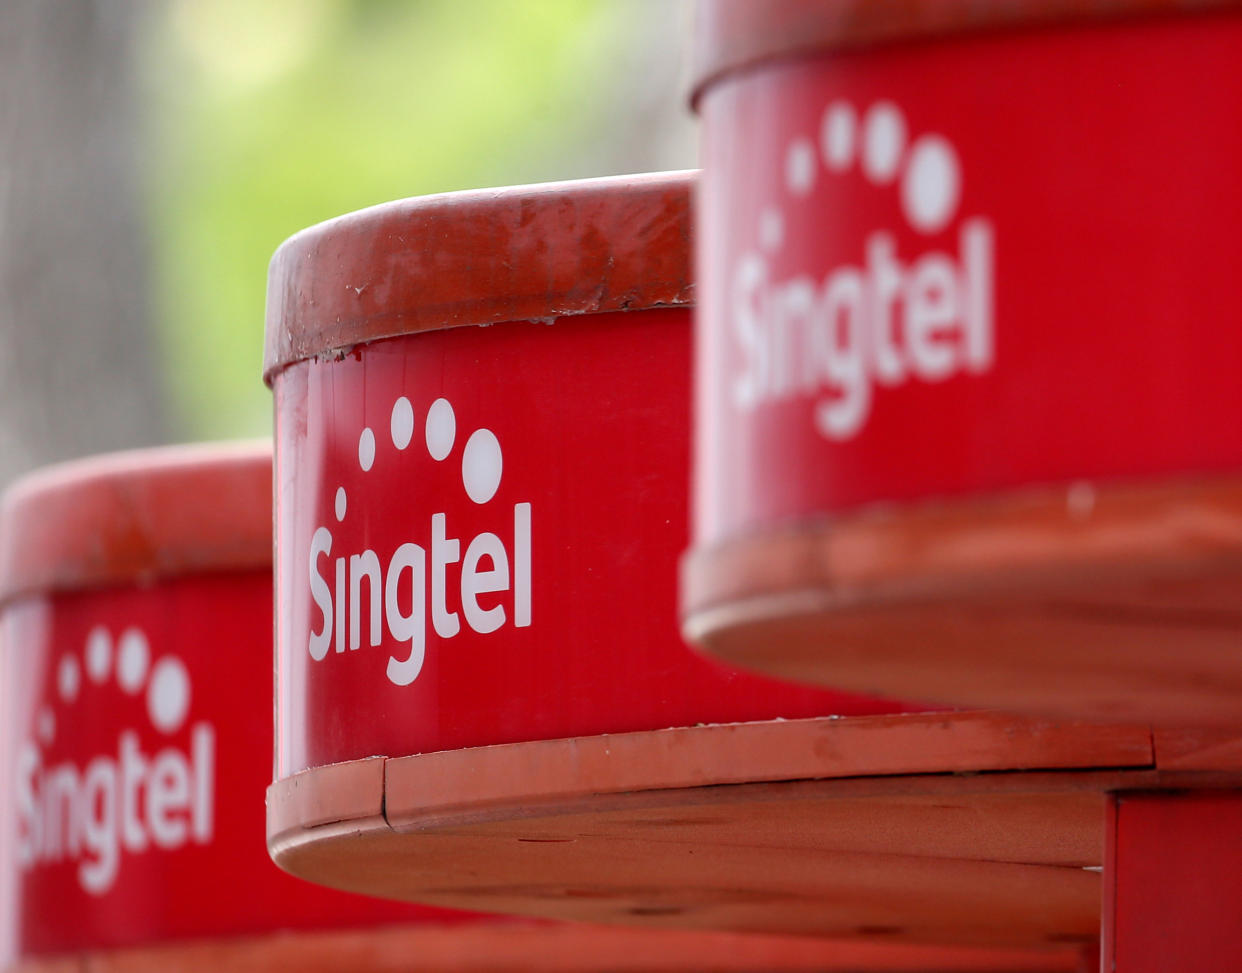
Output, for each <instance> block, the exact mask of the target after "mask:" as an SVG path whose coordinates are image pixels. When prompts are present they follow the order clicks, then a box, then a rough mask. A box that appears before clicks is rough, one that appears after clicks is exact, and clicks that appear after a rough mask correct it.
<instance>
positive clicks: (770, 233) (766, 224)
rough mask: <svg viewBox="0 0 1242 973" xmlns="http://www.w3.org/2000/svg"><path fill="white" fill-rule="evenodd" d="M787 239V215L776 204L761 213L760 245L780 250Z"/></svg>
mask: <svg viewBox="0 0 1242 973" xmlns="http://www.w3.org/2000/svg"><path fill="white" fill-rule="evenodd" d="M784 240H785V217H783V216H782V215H781V211H780V210H778V209H777V208H776V207H774V206H769V207H767V208H766V209H765V210H764V211H763V212H762V213H760V214H759V246H761V247H762V248H763V249H764V250H778V249H780V245H781V244H782V243H783V242H784Z"/></svg>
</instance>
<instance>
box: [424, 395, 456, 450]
mask: <svg viewBox="0 0 1242 973" xmlns="http://www.w3.org/2000/svg"><path fill="white" fill-rule="evenodd" d="M456 438H457V417H456V416H454V415H453V407H452V405H450V404H449V400H448V399H436V400H435V401H434V402H432V403H431V408H430V409H428V410H427V452H429V453H430V454H431V458H432V459H434V460H442V459H445V458H446V457H447V456H448V454H449V453H451V452H452V451H453V441H454V440H455V439H456Z"/></svg>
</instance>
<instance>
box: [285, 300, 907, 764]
mask: <svg viewBox="0 0 1242 973" xmlns="http://www.w3.org/2000/svg"><path fill="white" fill-rule="evenodd" d="M689 317H690V312H689V311H688V310H686V309H671V308H670V309H655V310H649V311H634V312H629V313H625V312H620V313H613V314H600V315H588V316H582V317H577V318H573V317H567V318H560V319H558V320H556V321H554V322H550V323H530V322H527V323H510V324H502V325H496V326H493V327H488V328H459V329H452V330H442V331H434V332H426V333H422V334H414V335H409V336H405V337H401V338H395V339H391V340H387V341H381V342H375V343H372V344H368V345H364V346H361V347H360V348H358V349H356V350H355V351H354V352H352V353H350V354H347V355H343V356H341V357H340V358H339V359H333V360H329V361H322V360H315V361H307V362H301V363H298V364H295V365H292V366H290V367H288V368H286V369H285V370H284V371H282V372H280V373H279V374H278V375H277V377H276V380H275V392H276V427H277V444H278V445H277V517H278V539H277V551H278V568H277V586H278V591H279V611H278V616H279V625H278V643H279V651H278V669H279V672H278V680H279V696H278V741H277V742H278V749H277V754H278V762H277V776H278V777H283V776H286V775H288V774H291V773H294V772H296V771H299V770H302V769H305V768H307V767H312V766H318V765H321V764H326V763H332V762H335V761H341V760H347V759H353V758H359V757H365V756H370V755H374V754H384V755H390V756H396V755H403V754H412V753H420V752H425V751H434V750H446V749H458V748H462V747H474V746H482V745H486V744H495V743H512V742H519V741H526V740H540V739H551V738H558V737H570V736H577V735H581V734H598V733H610V732H613V733H615V732H622V731H628V730H641V729H659V728H663V727H670V726H685V725H693V724H695V723H701V722H729V721H736V720H754V719H767V718H772V717H779V716H784V717H799V716H822V715H828V714H857V713H875V712H885V711H887V712H892V711H893V710H894V709H895V708H897V704H893V703H890V702H885V701H882V700H876V699H872V698H867V697H859V696H848V695H844V694H837V693H830V692H821V691H815V690H810V689H804V688H801V687H795V686H792V685H788V684H783V683H779V682H776V681H772V680H767V679H762V678H758V677H754V676H750V675H743V674H741V673H738V672H736V671H732V670H729V669H726V668H724V667H722V666H720V665H718V664H716V663H713V662H711V661H708V660H706V659H704V658H702V657H700V656H697V655H695V654H693V653H692V652H691V651H690V650H689V649H688V648H687V647H686V646H685V645H684V644H683V643H682V642H681V640H680V638H679V636H678V634H677V624H676V617H675V599H676V564H677V557H678V554H679V552H680V551H681V550H682V549H683V547H684V545H685V542H686V491H687V480H688V469H687V456H688V451H689V441H688V440H689V392H688V385H689V343H690V342H689V338H690V335H689V332H690V321H689Z"/></svg>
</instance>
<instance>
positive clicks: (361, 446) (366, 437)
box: [358, 426, 375, 473]
mask: <svg viewBox="0 0 1242 973" xmlns="http://www.w3.org/2000/svg"><path fill="white" fill-rule="evenodd" d="M374 462H375V433H373V432H371V427H370V426H368V427H367V428H366V429H364V430H362V435H361V436H359V437H358V465H359V466H361V467H362V471H363V472H364V473H365V472H367V471H368V470H369V469H370V468H371V465H372V464H373V463H374Z"/></svg>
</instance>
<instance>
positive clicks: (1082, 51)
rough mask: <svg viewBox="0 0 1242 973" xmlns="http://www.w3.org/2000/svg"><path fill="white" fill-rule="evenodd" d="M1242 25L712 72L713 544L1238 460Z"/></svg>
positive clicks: (706, 362) (701, 387)
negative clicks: (879, 508)
mask: <svg viewBox="0 0 1242 973" xmlns="http://www.w3.org/2000/svg"><path fill="white" fill-rule="evenodd" d="M1240 43H1242V17H1239V16H1237V15H1228V14H1221V13H1217V14H1204V15H1202V16H1197V17H1180V18H1172V17H1168V18H1158V19H1146V20H1142V19H1140V20H1134V21H1126V22H1121V21H1117V22H1113V23H1110V24H1107V25H1097V26H1093V27H1092V28H1091V29H1085V28H1082V27H1079V28H1071V27H1062V28H1056V29H1052V28H1049V29H1046V30H1040V31H1029V32H1026V33H1017V32H1010V33H1003V34H995V35H986V36H982V35H981V36H977V37H968V38H967V37H959V38H955V39H952V40H944V41H939V42H937V43H934V44H931V43H928V44H921V45H907V46H889V47H878V48H874V49H870V50H866V51H859V52H852V53H851V52H845V53H838V54H836V55H834V56H833V57H831V58H828V57H820V58H812V59H804V60H792V61H784V62H780V63H777V62H772V63H770V64H768V65H766V66H764V67H762V68H759V69H755V70H752V71H747V72H742V73H740V74H737V75H735V76H734V77H733V78H731V79H730V80H729V81H727V82H725V83H721V84H719V85H715V86H712V87H710V88H709V89H708V90H707V91H706V93H705V95H704V97H703V100H702V103H701V110H702V115H703V129H704V162H705V169H704V173H703V177H702V185H701V193H700V200H699V202H700V206H699V215H700V223H699V228H698V236H699V239H700V241H701V245H700V248H699V254H698V270H699V280H700V282H701V287H700V294H699V299H700V305H699V312H700V313H699V319H698V320H699V333H698V345H697V348H698V354H697V360H696V370H697V379H698V401H697V423H698V426H697V430H696V451H697V453H696V464H695V468H696V471H697V473H696V486H695V527H694V543H695V545H696V546H697V547H700V548H703V549H707V548H710V547H711V546H712V545H714V544H717V543H720V542H723V541H727V540H731V539H740V538H744V537H747V536H753V535H754V534H755V533H761V532H775V531H780V530H782V529H784V528H785V527H786V525H788V524H790V523H791V522H796V521H806V520H810V519H815V518H824V517H828V516H832V515H835V514H839V513H842V512H845V511H849V510H853V509H857V508H859V507H861V506H863V505H866V504H874V503H896V504H902V503H907V502H910V501H916V500H921V499H925V498H935V497H948V496H970V495H986V494H989V493H995V492H997V491H1003V490H1010V489H1015V488H1021V487H1024V486H1027V485H1035V484H1048V483H1066V482H1069V483H1072V482H1074V481H1077V480H1097V481H1102V482H1108V481H1122V480H1127V479H1141V478H1147V477H1161V476H1169V475H1179V476H1180V475H1193V474H1208V473H1222V472H1229V471H1236V470H1238V469H1239V468H1242V450H1240V449H1239V436H1238V430H1239V429H1240V428H1242V395H1240V394H1239V392H1238V381H1237V376H1238V374H1239V372H1240V370H1242V329H1239V328H1238V326H1237V321H1236V318H1237V315H1238V311H1239V308H1242V290H1240V289H1239V285H1238V274H1237V270H1236V264H1237V259H1236V257H1237V246H1236V242H1235V240H1236V236H1237V233H1236V229H1237V227H1238V225H1239V223H1240V221H1242V195H1239V193H1238V192H1237V191H1236V170H1237V168H1238V163H1239V161H1240V160H1242V130H1240V129H1239V128H1238V126H1237V125H1235V124H1233V119H1235V118H1236V117H1237V114H1238V111H1239V109H1242V75H1240V74H1239V73H1238V72H1237V71H1236V70H1235V69H1234V66H1233V65H1234V62H1235V52H1236V50H1237V48H1238V45H1239V44H1240ZM877 119H879V121H877ZM873 123H874V124H873Z"/></svg>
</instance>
